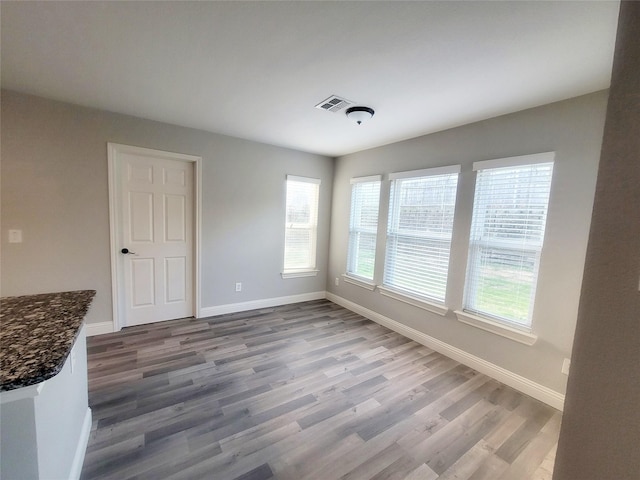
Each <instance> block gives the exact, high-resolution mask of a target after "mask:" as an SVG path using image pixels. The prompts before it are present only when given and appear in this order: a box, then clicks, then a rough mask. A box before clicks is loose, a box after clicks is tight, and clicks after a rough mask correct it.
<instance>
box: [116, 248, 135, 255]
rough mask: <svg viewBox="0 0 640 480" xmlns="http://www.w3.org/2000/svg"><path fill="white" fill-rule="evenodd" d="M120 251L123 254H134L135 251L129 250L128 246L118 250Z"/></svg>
mask: <svg viewBox="0 0 640 480" xmlns="http://www.w3.org/2000/svg"><path fill="white" fill-rule="evenodd" d="M120 253H124V254H125V255H127V254H129V255H135V252H132V251H130V250H129V249H128V248H123V249H122V250H120Z"/></svg>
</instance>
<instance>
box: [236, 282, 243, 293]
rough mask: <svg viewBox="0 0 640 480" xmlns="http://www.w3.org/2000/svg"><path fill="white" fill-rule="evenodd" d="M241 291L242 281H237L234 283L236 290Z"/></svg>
mask: <svg viewBox="0 0 640 480" xmlns="http://www.w3.org/2000/svg"><path fill="white" fill-rule="evenodd" d="M241 291H242V283H241V282H237V283H236V292H241Z"/></svg>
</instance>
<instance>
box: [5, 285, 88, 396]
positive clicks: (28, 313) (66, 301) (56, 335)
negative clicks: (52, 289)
mask: <svg viewBox="0 0 640 480" xmlns="http://www.w3.org/2000/svg"><path fill="white" fill-rule="evenodd" d="M95 294H96V292H95V290H79V291H75V292H60V293H43V294H38V295H25V296H21V297H5V298H1V299H0V391H2V390H13V389H16V388H20V387H26V386H29V385H34V384H36V383H40V382H43V381H44V380H47V379H48V378H51V377H53V376H55V375H56V374H57V373H58V372H60V370H62V367H63V366H64V362H65V361H66V359H67V356H68V355H69V352H71V348H72V347H73V344H74V343H75V341H76V338H77V336H78V332H79V331H80V328H81V327H82V323H83V321H84V316H85V314H86V313H87V310H88V309H89V305H90V304H91V301H92V300H93V297H94V295H95Z"/></svg>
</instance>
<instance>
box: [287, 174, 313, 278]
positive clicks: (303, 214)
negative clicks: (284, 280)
mask: <svg viewBox="0 0 640 480" xmlns="http://www.w3.org/2000/svg"><path fill="white" fill-rule="evenodd" d="M319 194H320V180H319V179H316V178H306V177H294V176H292V175H287V205H286V220H285V239H284V272H283V277H296V276H306V275H314V274H316V273H317V271H316V241H317V236H318V197H319Z"/></svg>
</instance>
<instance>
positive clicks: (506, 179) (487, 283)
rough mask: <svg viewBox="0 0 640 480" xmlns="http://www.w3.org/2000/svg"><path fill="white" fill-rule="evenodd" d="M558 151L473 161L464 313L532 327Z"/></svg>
mask: <svg viewBox="0 0 640 480" xmlns="http://www.w3.org/2000/svg"><path fill="white" fill-rule="evenodd" d="M553 158H554V154H553V153H544V154H539V155H526V156H524V157H514V158H510V159H498V160H488V161H486V162H476V163H474V166H473V168H474V170H477V172H478V173H477V179H476V192H475V199H474V204H473V216H472V221H471V236H470V241H469V260H468V266H467V280H466V291H465V307H464V309H465V310H466V311H468V312H470V313H475V314H479V315H480V316H483V317H489V319H493V320H497V321H499V322H503V323H504V322H506V323H507V324H510V325H512V326H516V327H525V328H526V329H530V327H531V319H532V314H533V304H534V298H535V291H536V283H537V277H538V265H539V263H540V252H541V250H542V240H543V238H544V229H545V223H546V219H547V207H548V204H549V191H550V188H551V174H552V171H553Z"/></svg>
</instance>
